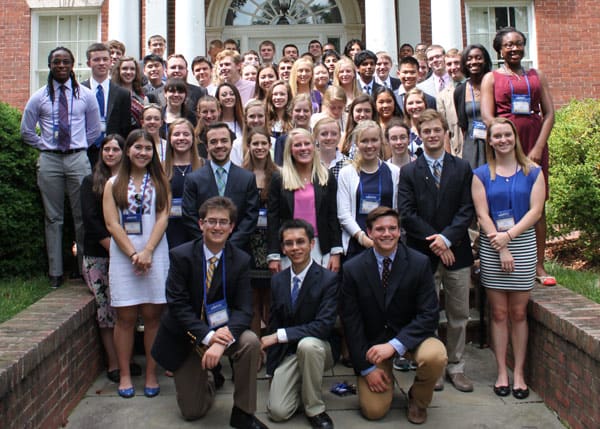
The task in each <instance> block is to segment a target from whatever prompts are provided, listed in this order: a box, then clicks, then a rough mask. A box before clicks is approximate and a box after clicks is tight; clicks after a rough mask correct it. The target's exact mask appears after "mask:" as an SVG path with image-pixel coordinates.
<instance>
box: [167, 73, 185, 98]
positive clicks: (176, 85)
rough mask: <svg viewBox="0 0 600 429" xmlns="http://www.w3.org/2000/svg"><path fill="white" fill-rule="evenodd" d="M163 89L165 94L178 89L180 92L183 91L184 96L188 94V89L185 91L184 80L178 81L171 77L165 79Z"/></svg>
mask: <svg viewBox="0 0 600 429" xmlns="http://www.w3.org/2000/svg"><path fill="white" fill-rule="evenodd" d="M163 89H164V91H165V92H167V91H168V90H170V89H179V90H181V91H184V92H185V94H186V95H187V93H188V89H187V85H186V83H185V80H183V79H179V78H173V77H170V78H169V79H167V81H166V82H165V86H164V88H163Z"/></svg>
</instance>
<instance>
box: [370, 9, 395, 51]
mask: <svg viewBox="0 0 600 429" xmlns="http://www.w3.org/2000/svg"><path fill="white" fill-rule="evenodd" d="M394 9H395V8H394V2H391V1H389V0H369V2H368V3H367V2H365V34H366V46H367V49H369V50H371V51H373V52H377V51H387V52H388V53H389V54H390V56H391V57H392V58H395V59H397V58H398V43H397V40H398V37H397V36H396V34H397V33H396V13H395V11H394ZM394 62H395V61H394Z"/></svg>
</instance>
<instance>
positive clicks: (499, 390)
mask: <svg viewBox="0 0 600 429" xmlns="http://www.w3.org/2000/svg"><path fill="white" fill-rule="evenodd" d="M494 393H495V394H496V395H498V396H508V395H509V393H510V387H509V386H494Z"/></svg>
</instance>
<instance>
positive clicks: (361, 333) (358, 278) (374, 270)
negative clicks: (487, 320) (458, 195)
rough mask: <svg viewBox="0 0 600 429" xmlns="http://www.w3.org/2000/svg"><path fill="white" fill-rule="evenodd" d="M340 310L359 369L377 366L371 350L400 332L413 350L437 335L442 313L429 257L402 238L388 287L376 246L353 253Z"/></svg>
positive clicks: (344, 277)
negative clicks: (368, 356)
mask: <svg viewBox="0 0 600 429" xmlns="http://www.w3.org/2000/svg"><path fill="white" fill-rule="evenodd" d="M340 316H341V318H342V322H343V325H344V331H345V333H346V338H347V339H348V349H349V351H350V357H351V359H352V364H353V366H354V371H355V372H356V373H357V374H360V372H361V371H364V370H365V369H367V368H369V367H371V366H372V364H371V363H370V362H369V361H367V359H366V354H367V350H369V348H370V347H372V346H373V345H375V344H383V343H387V342H388V341H390V340H391V339H392V338H396V339H397V340H398V341H400V342H401V343H402V344H403V345H404V346H405V347H406V348H407V350H409V351H414V350H415V349H416V348H417V347H418V346H419V344H421V343H422V342H423V341H424V340H425V339H427V338H429V337H433V336H435V330H436V329H437V326H438V319H439V311H438V299H437V295H436V293H435V287H434V284H433V275H432V273H431V269H430V266H429V261H428V259H427V257H426V256H425V255H422V254H421V253H419V252H417V251H415V250H412V249H410V248H408V247H407V246H406V245H404V244H402V243H398V248H397V250H396V256H395V258H394V260H393V262H392V267H391V275H390V284H389V285H388V287H387V290H384V289H383V286H382V285H381V278H380V276H379V269H378V267H377V259H376V258H375V254H374V252H373V249H368V250H366V251H364V252H363V253H361V254H360V255H357V256H355V257H354V258H352V259H350V260H349V261H348V262H346V263H345V264H344V269H343V281H342V289H341V293H340Z"/></svg>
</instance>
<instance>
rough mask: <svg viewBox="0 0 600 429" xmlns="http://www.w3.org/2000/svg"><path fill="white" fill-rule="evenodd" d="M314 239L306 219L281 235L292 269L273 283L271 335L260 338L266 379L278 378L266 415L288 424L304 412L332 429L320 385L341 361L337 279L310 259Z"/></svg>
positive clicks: (294, 222) (314, 423)
mask: <svg viewBox="0 0 600 429" xmlns="http://www.w3.org/2000/svg"><path fill="white" fill-rule="evenodd" d="M314 235H315V234H314V230H313V227H312V225H310V224H309V223H308V222H306V221H304V220H301V219H292V220H288V221H286V222H284V224H283V226H282V227H281V229H280V231H279V237H280V243H281V247H282V249H283V253H284V254H285V255H286V256H287V257H288V258H289V259H290V261H291V263H292V265H291V267H290V268H288V269H286V270H283V271H281V272H279V273H277V274H275V275H274V276H273V278H272V279H271V295H272V298H271V320H270V323H269V330H270V332H272V333H271V334H270V335H267V336H264V337H262V338H261V343H262V346H263V348H265V349H267V374H268V375H271V376H272V377H273V378H272V380H271V389H270V392H269V401H268V403H267V411H268V413H269V417H270V418H271V419H272V420H274V421H285V420H288V419H290V418H291V417H292V416H293V415H294V413H295V412H296V410H297V409H298V408H304V413H305V414H306V416H307V418H308V420H309V422H310V424H311V426H312V427H313V428H320V429H332V428H333V422H332V421H331V418H330V417H329V416H328V415H327V413H326V412H325V403H324V402H323V398H322V393H321V385H322V381H323V372H324V371H326V370H328V369H330V368H331V367H333V365H334V362H335V360H336V358H337V357H338V356H339V338H337V337H335V334H334V329H333V328H334V325H335V319H336V314H337V291H338V287H337V286H338V277H337V274H336V273H334V272H332V271H329V270H327V269H325V268H323V267H321V266H320V265H319V264H317V263H316V262H314V261H313V260H312V259H311V256H310V252H311V250H312V248H313V247H314V245H315V239H314ZM336 340H338V341H336Z"/></svg>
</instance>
